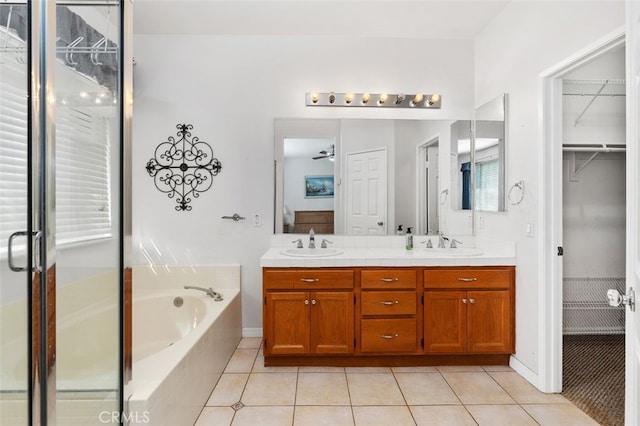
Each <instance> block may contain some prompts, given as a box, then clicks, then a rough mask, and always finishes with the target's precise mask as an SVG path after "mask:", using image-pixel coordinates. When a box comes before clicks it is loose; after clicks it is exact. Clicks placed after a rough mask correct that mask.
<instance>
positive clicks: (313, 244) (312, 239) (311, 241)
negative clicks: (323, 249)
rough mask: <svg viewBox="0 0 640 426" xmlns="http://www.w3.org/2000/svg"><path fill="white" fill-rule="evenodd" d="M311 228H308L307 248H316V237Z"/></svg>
mask: <svg viewBox="0 0 640 426" xmlns="http://www.w3.org/2000/svg"><path fill="white" fill-rule="evenodd" d="M315 234H316V233H315V232H314V230H313V228H311V229H309V248H310V249H313V248H316V237H315Z"/></svg>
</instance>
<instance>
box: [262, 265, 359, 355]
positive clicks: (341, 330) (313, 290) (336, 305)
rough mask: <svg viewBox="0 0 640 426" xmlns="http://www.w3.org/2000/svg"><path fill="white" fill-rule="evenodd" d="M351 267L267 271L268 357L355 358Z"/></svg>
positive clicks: (265, 282) (265, 345) (265, 351)
mask: <svg viewBox="0 0 640 426" xmlns="http://www.w3.org/2000/svg"><path fill="white" fill-rule="evenodd" d="M353 285H354V279H353V270H352V269H325V268H323V269H293V270H292V269H271V268H270V269H265V270H264V271H263V286H264V309H263V320H264V328H263V331H264V342H265V343H264V353H265V355H306V354H316V355H318V354H350V353H353V350H354V309H353V305H354V296H353Z"/></svg>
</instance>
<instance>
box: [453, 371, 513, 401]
mask: <svg viewBox="0 0 640 426" xmlns="http://www.w3.org/2000/svg"><path fill="white" fill-rule="evenodd" d="M442 376H443V377H444V378H445V380H446V381H447V383H449V386H451V389H453V391H454V392H455V393H456V395H458V398H460V401H462V403H463V404H515V403H516V402H515V401H514V400H513V399H512V398H511V397H510V396H509V394H507V393H506V392H505V391H504V390H503V389H502V388H501V387H500V386H499V385H498V384H497V383H496V382H495V381H494V380H493V378H492V377H491V376H489V374H488V373H485V372H482V373H475V372H469V373H442Z"/></svg>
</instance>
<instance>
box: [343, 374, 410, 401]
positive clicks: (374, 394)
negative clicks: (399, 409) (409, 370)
mask: <svg viewBox="0 0 640 426" xmlns="http://www.w3.org/2000/svg"><path fill="white" fill-rule="evenodd" d="M347 383H348V384H349V394H350V395H351V405H404V404H405V401H404V398H403V397H402V393H401V392H400V388H399V387H398V384H397V383H396V380H395V378H394V377H393V374H391V373H371V374H360V373H356V374H353V373H347Z"/></svg>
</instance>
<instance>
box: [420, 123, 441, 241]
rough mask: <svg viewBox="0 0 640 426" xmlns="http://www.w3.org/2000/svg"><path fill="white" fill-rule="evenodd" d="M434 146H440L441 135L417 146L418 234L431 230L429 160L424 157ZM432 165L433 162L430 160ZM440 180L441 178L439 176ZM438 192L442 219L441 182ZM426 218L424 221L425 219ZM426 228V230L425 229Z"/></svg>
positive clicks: (438, 207) (438, 209)
mask: <svg viewBox="0 0 640 426" xmlns="http://www.w3.org/2000/svg"><path fill="white" fill-rule="evenodd" d="M434 144H438V146H439V145H440V134H437V135H435V136H431V137H429V138H427V139H426V140H425V141H424V142H421V143H419V144H418V145H417V146H416V176H415V178H416V221H415V223H416V232H415V233H416V234H418V235H421V234H426V233H427V231H428V228H429V217H428V215H429V213H428V212H427V211H426V210H425V203H424V201H425V196H424V194H425V182H426V179H425V177H426V176H425V168H426V167H425V166H426V163H427V160H426V159H425V156H424V155H423V154H424V153H426V151H427V149H428V148H429V147H431V146H432V145H434ZM429 163H431V160H429ZM439 173H440V159H438V174H439ZM438 179H439V176H438ZM437 191H438V205H437V206H436V209H437V211H438V217H440V197H439V194H440V182H439V181H438V185H437ZM423 218H424V219H423ZM425 228H426V229H425Z"/></svg>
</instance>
